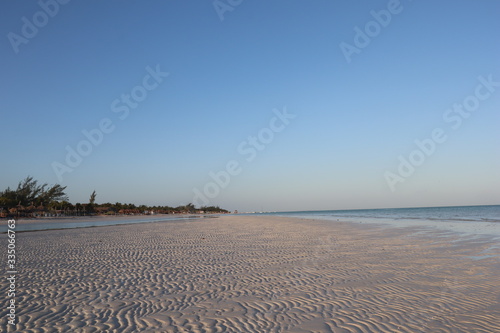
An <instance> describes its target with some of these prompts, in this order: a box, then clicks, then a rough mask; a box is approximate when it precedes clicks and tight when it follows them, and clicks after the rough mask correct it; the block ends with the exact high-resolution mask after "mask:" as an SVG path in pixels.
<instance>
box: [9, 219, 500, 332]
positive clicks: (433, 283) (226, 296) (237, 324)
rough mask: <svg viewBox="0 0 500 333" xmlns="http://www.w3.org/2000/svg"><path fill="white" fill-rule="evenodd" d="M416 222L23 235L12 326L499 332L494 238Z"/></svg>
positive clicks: (240, 223)
mask: <svg viewBox="0 0 500 333" xmlns="http://www.w3.org/2000/svg"><path fill="white" fill-rule="evenodd" d="M417 231H419V229H417V228H401V229H400V228H381V227H378V226H374V225H366V224H354V223H342V222H330V221H313V220H300V219H291V218H280V217H264V216H222V217H220V218H212V219H201V220H184V221H182V220H181V221H165V222H154V223H145V224H130V225H119V226H107V227H98V228H86V229H66V230H50V231H37V232H29V233H20V234H18V235H17V246H18V247H17V251H18V258H17V259H18V270H19V273H18V274H17V281H16V289H17V290H16V301H17V305H18V307H17V309H16V312H17V316H18V319H19V320H18V324H17V330H16V332H297V333H298V332H485V333H486V332H488V333H491V332H500V322H499V321H498V318H500V278H499V276H500V249H499V248H498V247H497V248H495V247H492V246H495V245H498V244H497V242H496V241H494V240H493V239H491V238H487V237H482V238H466V239H459V238H458V236H452V235H450V234H449V233H440V232H434V233H430V232H427V233H416V232H417ZM3 236H4V237H1V240H0V246H1V248H2V249H5V250H4V253H6V249H7V238H6V237H5V236H6V235H5V234H3ZM486 249H489V251H488V252H487V253H488V255H487V256H483V254H484V253H482V251H484V250H486ZM3 258H5V259H4V262H6V255H5V254H4V256H3ZM0 287H1V290H0V293H1V295H2V296H1V298H2V299H4V298H5V297H4V296H6V295H7V289H8V283H7V281H6V280H5V279H2V281H1V283H0ZM6 314H7V310H6V307H5V306H4V307H2V308H1V309H0V318H1V320H0V325H1V328H2V329H4V328H5V327H6V321H7V319H6Z"/></svg>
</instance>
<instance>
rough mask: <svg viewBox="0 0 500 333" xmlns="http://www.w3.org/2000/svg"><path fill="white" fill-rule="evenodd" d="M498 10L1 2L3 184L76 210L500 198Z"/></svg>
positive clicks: (461, 2)
mask: <svg viewBox="0 0 500 333" xmlns="http://www.w3.org/2000/svg"><path fill="white" fill-rule="evenodd" d="M65 2H67V3H65ZM499 14H500V2H498V1H496V0H484V1H473V0H468V1H465V0H454V1H451V0H449V1H424V0H418V1H410V0H402V1H400V2H398V1H394V0H391V1H385V0H384V1H368V0H365V1H352V0H338V1H327V0H318V1H299V0H286V1H284V0H283V1H263V0H259V1H257V0H252V1H250V0H243V1H237V0H232V1H228V0H221V1H216V2H212V1H210V0H208V1H180V0H175V1H174V0H172V1H160V0H157V1H153V0H152V1H97V0H93V1H90V0H89V1H75V0H73V1H63V0H60V2H56V1H55V0H41V1H40V2H36V1H30V2H28V1H13V0H10V1H2V2H1V3H0V33H1V35H2V39H1V43H0V56H1V62H0V75H1V80H0V114H1V132H0V135H1V138H2V140H1V141H0V152H1V155H2V158H1V160H0V188H1V189H4V188H6V187H7V186H10V187H15V186H16V185H17V183H18V182H19V181H20V180H21V179H24V178H25V177H26V176H27V175H32V176H33V177H34V178H35V179H38V180H39V181H41V182H47V183H49V184H55V183H60V184H62V185H65V186H67V193H68V195H69V197H70V201H71V202H73V203H76V202H87V200H88V198H89V196H90V194H91V193H92V191H93V190H96V192H97V202H98V203H103V202H108V201H111V202H117V201H119V202H132V203H136V204H148V205H167V204H168V205H174V206H176V205H181V204H187V203H189V202H193V201H197V202H196V203H198V204H203V203H207V204H210V205H220V206H222V207H224V208H228V209H231V210H233V209H238V210H240V211H260V210H266V211H281V210H319V209H354V208H379V207H380V208H382V207H410V206H411V207H414V206H440V205H476V204H499V203H500V202H499V199H500V174H499V171H498V170H500V131H499V125H500V113H499V111H500V83H499V82H500V66H499V65H500V61H499V59H500V43H499V33H500V20H498V17H499ZM167 73H168V74H167ZM85 131H87V135H88V136H90V137H91V139H89V138H87V137H86V136H85V134H84V132H85ZM89 133H90V134H89ZM416 140H420V141H419V142H420V145H417V143H416V142H415V141H416ZM69 152H72V153H69ZM68 155H71V156H69V157H68ZM75 155H78V156H75ZM211 172H212V176H210V173H211ZM214 175H216V176H214ZM213 178H217V181H216V180H214V179H213ZM196 193H198V196H197V197H195V194H196ZM200 193H201V194H200Z"/></svg>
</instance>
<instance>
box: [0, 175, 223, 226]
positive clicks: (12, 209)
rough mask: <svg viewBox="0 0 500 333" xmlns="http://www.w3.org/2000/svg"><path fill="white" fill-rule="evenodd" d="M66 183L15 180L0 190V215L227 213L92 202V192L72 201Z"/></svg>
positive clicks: (189, 206) (216, 209)
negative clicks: (80, 200) (85, 198)
mask: <svg viewBox="0 0 500 333" xmlns="http://www.w3.org/2000/svg"><path fill="white" fill-rule="evenodd" d="M65 190H66V186H61V185H59V184H56V185H53V186H49V185H47V184H41V185H40V184H39V183H38V181H37V180H34V179H33V177H30V176H28V177H26V179H24V180H23V181H21V182H19V184H18V185H17V188H16V189H15V190H13V189H10V188H7V189H5V190H4V191H1V192H0V217H7V216H17V217H42V216H88V215H139V214H147V215H153V214H183V213H189V214H196V213H202V214H204V213H207V214H208V213H219V214H220V213H229V211H227V210H225V209H222V208H220V207H218V206H208V207H200V208H196V207H195V206H194V205H193V204H192V203H189V204H187V205H184V206H177V207H170V206H147V205H140V206H136V205H135V204H130V203H129V204H126V203H123V204H122V203H120V202H116V203H114V204H112V203H109V202H108V203H103V204H97V203H95V199H96V196H97V195H96V192H95V191H94V192H92V194H91V195H90V198H89V202H88V203H76V204H72V203H70V202H69V201H68V196H67V195H66V193H65Z"/></svg>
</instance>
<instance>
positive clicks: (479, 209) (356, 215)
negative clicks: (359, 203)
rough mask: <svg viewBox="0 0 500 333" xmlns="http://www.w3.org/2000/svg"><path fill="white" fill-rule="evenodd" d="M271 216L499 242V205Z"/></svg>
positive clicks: (319, 212)
mask: <svg viewBox="0 0 500 333" xmlns="http://www.w3.org/2000/svg"><path fill="white" fill-rule="evenodd" d="M270 214H272V215H279V216H289V217H298V218H305V219H321V220H331V221H343V222H356V223H372V224H381V225H386V226H393V227H424V228H428V229H430V230H433V229H434V230H436V229H437V230H441V231H449V232H453V233H462V234H467V235H478V236H485V235H487V236H493V237H498V238H499V239H500V205H496V206H456V207H421V208H389V209H358V210H325V211H297V212H277V213H270Z"/></svg>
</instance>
